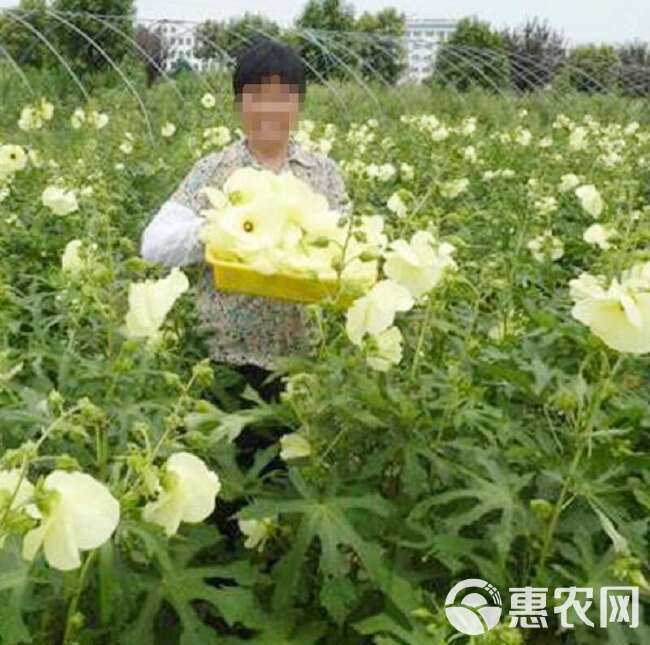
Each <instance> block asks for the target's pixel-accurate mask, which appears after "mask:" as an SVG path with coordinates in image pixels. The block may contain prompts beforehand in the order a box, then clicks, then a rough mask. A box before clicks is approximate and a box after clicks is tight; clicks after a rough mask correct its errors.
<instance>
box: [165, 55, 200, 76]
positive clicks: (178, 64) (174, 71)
mask: <svg viewBox="0 0 650 645" xmlns="http://www.w3.org/2000/svg"><path fill="white" fill-rule="evenodd" d="M193 73H194V69H193V67H192V65H191V64H190V62H189V61H188V60H187V59H186V58H183V57H182V56H181V57H180V58H177V59H176V60H175V61H174V62H173V63H172V66H171V69H170V70H169V75H170V76H171V77H172V78H173V77H175V76H178V75H179V74H193Z"/></svg>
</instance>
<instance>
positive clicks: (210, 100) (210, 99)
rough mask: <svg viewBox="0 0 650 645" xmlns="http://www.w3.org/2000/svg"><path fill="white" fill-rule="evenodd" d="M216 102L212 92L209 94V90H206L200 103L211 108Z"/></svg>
mask: <svg viewBox="0 0 650 645" xmlns="http://www.w3.org/2000/svg"><path fill="white" fill-rule="evenodd" d="M216 104H217V99H216V98H215V97H214V94H211V93H210V92H206V93H205V94H204V95H203V98H202V99H201V105H202V106H203V107H204V108H206V109H210V108H213V107H214V106H215V105H216Z"/></svg>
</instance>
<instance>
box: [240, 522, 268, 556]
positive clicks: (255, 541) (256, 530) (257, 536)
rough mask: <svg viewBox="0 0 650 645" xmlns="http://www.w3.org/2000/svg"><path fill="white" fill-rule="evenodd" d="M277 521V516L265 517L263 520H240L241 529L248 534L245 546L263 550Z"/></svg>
mask: <svg viewBox="0 0 650 645" xmlns="http://www.w3.org/2000/svg"><path fill="white" fill-rule="evenodd" d="M276 521H277V516H275V515H273V516H271V517H265V518H263V519H261V520H238V522H237V524H238V525H239V530H240V531H241V532H242V533H243V534H244V535H245V536H246V540H245V541H244V546H245V547H246V548H247V549H255V548H257V550H258V551H261V550H262V549H263V548H264V544H265V543H266V540H267V539H268V537H269V535H270V533H271V531H270V529H271V528H272V527H273V524H275V522H276Z"/></svg>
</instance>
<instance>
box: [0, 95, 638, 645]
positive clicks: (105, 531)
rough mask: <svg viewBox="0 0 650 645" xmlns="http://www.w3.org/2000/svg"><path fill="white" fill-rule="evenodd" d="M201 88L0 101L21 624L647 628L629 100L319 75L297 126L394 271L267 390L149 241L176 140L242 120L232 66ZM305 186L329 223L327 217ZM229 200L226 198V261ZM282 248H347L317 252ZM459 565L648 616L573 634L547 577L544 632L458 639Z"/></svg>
mask: <svg viewBox="0 0 650 645" xmlns="http://www.w3.org/2000/svg"><path fill="white" fill-rule="evenodd" d="M183 90H184V91H185V92H186V93H187V94H189V95H191V100H189V101H186V102H184V103H183V105H182V106H179V105H178V104H177V103H175V102H174V100H173V96H172V95H171V90H170V89H169V88H168V87H167V86H165V85H162V86H161V87H158V88H155V89H153V90H150V92H151V96H148V97H146V98H147V100H148V102H150V103H151V105H152V120H153V126H154V129H155V131H154V134H155V140H154V142H152V141H150V140H149V138H148V137H147V135H146V131H145V130H144V129H139V128H136V127H135V126H134V125H133V124H134V123H135V122H136V121H137V119H138V118H139V117H138V114H137V112H136V108H135V107H134V106H133V104H132V102H130V100H129V97H128V96H123V95H121V94H120V93H118V92H116V91H115V90H111V89H107V90H105V91H103V92H102V91H98V92H97V94H96V95H95V96H94V97H93V100H92V101H91V102H90V103H89V104H87V105H79V104H76V103H71V102H70V99H65V100H63V99H60V100H57V99H56V98H55V97H48V96H47V95H46V94H45V93H43V96H42V97H41V96H38V97H36V98H33V97H32V98H28V97H20V98H18V97H17V98H16V99H15V100H14V101H13V103H11V102H10V103H9V104H8V105H7V106H3V111H2V115H1V117H0V118H1V121H0V126H1V128H0V248H1V251H2V253H1V254H0V338H1V340H2V345H1V347H0V441H1V442H2V443H1V449H0V454H1V458H0V544H1V549H0V596H1V597H2V602H1V603H0V624H1V625H2V629H1V630H0V643H2V644H3V645H7V644H18V643H29V642H32V643H47V644H50V643H77V642H78V643H93V644H95V643H128V644H131V643H138V645H140V644H143V645H144V644H146V643H152V644H153V643H156V644H158V643H184V644H189V643H197V644H198V643H201V644H205V643H213V642H214V643H239V642H256V643H264V644H266V643H292V644H296V645H298V644H301V645H302V644H308V643H338V644H341V643H355V644H356V643H366V642H368V643H371V642H374V643H381V644H383V645H387V644H389V643H390V644H408V645H424V644H427V645H428V644H431V643H447V642H451V639H454V640H460V641H461V642H463V639H465V640H466V641H472V642H484V643H523V642H529V641H530V642H549V643H550V642H554V643H555V642H557V643H581V644H582V643H585V644H587V643H602V642H610V643H645V642H648V641H649V640H650V618H649V616H648V614H649V606H650V604H649V599H650V583H648V577H647V576H648V574H649V566H650V561H649V558H648V553H649V552H650V551H649V549H650V539H649V523H650V468H649V466H650V362H649V358H648V356H649V353H650V125H649V120H648V115H647V114H644V113H643V111H642V109H641V108H639V104H632V103H625V104H622V103H620V102H619V101H618V100H617V99H615V98H613V97H611V98H607V97H601V98H599V99H596V98H593V99H589V98H585V97H576V100H575V101H567V103H566V105H563V106H554V105H549V104H548V103H545V102H544V101H542V100H537V99H536V98H535V97H531V98H530V99H528V100H527V99H519V100H517V101H515V100H514V99H513V100H512V101H511V102H506V101H504V99H503V98H499V97H489V96H486V95H483V94H480V93H477V94H474V95H467V96H466V97H465V98H464V99H463V100H460V99H459V98H458V97H454V96H452V95H450V94H446V93H436V92H434V91H432V90H427V89H424V88H420V89H416V90H413V95H412V96H410V97H408V98H409V99H412V100H411V101H410V102H409V103H408V105H410V106H411V107H412V109H411V111H409V112H406V111H404V109H403V104H398V103H394V102H391V101H392V100H393V99H392V98H391V97H388V96H387V97H386V100H385V101H384V102H383V105H385V106H386V111H385V112H384V113H383V114H375V113H374V112H373V111H372V103H371V102H369V101H364V100H363V93H361V96H357V97H356V100H349V101H348V103H349V105H351V106H355V108H354V110H356V112H355V111H354V110H352V111H351V112H350V113H349V114H348V115H346V116H347V117H348V118H349V119H350V120H349V121H342V120H341V117H340V111H338V110H337V109H336V105H335V104H333V103H330V102H328V97H327V94H326V93H325V91H324V90H323V91H322V93H321V94H318V93H317V91H316V90H315V91H314V93H315V94H316V96H315V98H313V99H312V101H313V103H312V106H313V107H312V108H311V109H312V112H310V113H308V114H307V116H306V118H305V119H304V120H303V121H302V123H301V127H300V130H299V131H298V132H297V133H296V137H297V139H298V141H299V142H300V143H301V144H302V145H303V146H305V147H306V148H307V149H310V150H314V151H318V152H320V153H321V154H329V155H331V156H332V157H333V158H335V159H336V160H337V161H338V162H339V164H340V167H341V169H342V170H343V172H344V174H345V177H346V183H347V187H348V192H349V196H350V198H351V203H352V209H351V212H350V213H348V214H347V216H346V217H347V219H346V220H345V221H347V222H348V224H349V226H350V229H351V230H354V232H355V236H354V238H353V239H354V242H353V244H355V245H358V249H357V250H358V253H357V254H356V255H358V256H359V257H358V258H357V259H358V262H359V263H361V262H362V260H361V258H360V256H361V255H362V254H364V253H365V255H364V259H363V261H364V262H366V263H370V264H372V265H373V270H376V271H377V279H376V281H375V282H374V283H373V284H372V286H369V287H368V289H367V291H366V292H365V293H364V294H363V295H361V296H359V298H357V299H356V300H355V301H354V302H353V303H352V304H351V306H350V307H349V308H347V310H345V311H340V310H338V309H336V308H334V307H330V306H329V305H328V303H323V304H322V305H309V312H310V316H312V317H313V320H314V322H315V323H316V326H317V328H318V330H319V338H318V339H316V340H315V346H314V353H313V356H314V357H313V359H309V358H304V359H302V358H291V359H287V360H285V361H283V362H282V365H281V372H282V374H283V376H284V378H285V379H286V387H285V392H284V393H283V395H282V400H281V402H279V403H274V404H269V403H265V402H264V401H263V400H262V399H261V398H260V397H259V396H257V395H256V393H255V392H254V391H252V389H246V390H245V391H244V392H243V395H242V397H237V396H235V394H234V392H235V390H237V389H238V388H241V386H242V383H241V382H240V381H239V380H238V377H237V375H236V374H235V373H234V372H233V371H231V370H228V369H226V368H225V367H220V366H215V365H213V364H211V362H210V360H209V359H208V358H207V352H206V349H205V342H204V341H205V339H204V337H203V336H202V335H201V334H200V333H199V332H198V331H197V325H196V312H195V308H194V298H193V295H194V294H195V290H196V285H197V281H198V279H199V276H200V271H201V268H200V267H198V266H196V267H194V266H191V267H183V268H182V269H179V268H175V269H172V270H171V271H170V270H165V269H162V268H160V267H158V266H154V265H151V264H148V263H146V262H145V261H144V260H142V258H140V257H139V253H138V249H139V240H140V235H141V232H142V230H143V228H144V226H145V225H146V223H147V221H148V219H149V217H150V216H151V214H152V212H153V211H154V209H156V208H158V207H159V206H160V204H161V203H162V202H163V201H164V200H165V199H166V198H167V197H168V196H169V194H170V193H171V191H172V190H173V189H174V188H175V186H176V185H177V183H178V181H179V180H180V179H181V178H182V176H183V175H184V173H185V172H187V170H188V167H189V165H190V164H191V163H193V162H194V161H195V160H196V159H197V158H199V157H200V156H202V155H204V154H207V153H208V152H209V151H212V150H218V149H220V148H221V147H223V146H224V145H227V144H228V143H229V142H230V141H231V140H233V139H234V138H235V137H236V136H237V135H238V132H237V126H236V124H235V123H233V122H232V119H231V116H230V112H229V105H228V103H227V101H225V100H222V99H220V98H219V94H218V93H217V92H216V91H215V93H214V94H213V93H211V92H207V93H206V90H205V88H201V87H199V86H196V87H194V86H188V87H184V88H183ZM341 91H342V92H350V93H351V94H352V93H353V92H359V90H358V89H357V90H353V89H349V88H348V89H346V88H345V87H342V88H341ZM378 91H379V90H378ZM319 99H322V100H319ZM188 106H189V107H188ZM622 107H625V109H622ZM560 108H561V109H560ZM240 179H241V180H242V184H241V186H240V187H239V188H238V189H237V188H235V189H233V191H232V192H233V193H236V192H238V195H239V197H241V194H242V190H244V191H245V190H246V189H247V187H250V185H251V178H250V177H249V178H246V177H243V175H242V177H240ZM233 181H234V180H233ZM287 181H290V180H287ZM216 188H219V187H216ZM216 188H215V192H213V193H212V196H211V200H212V204H213V206H214V207H215V209H221V210H220V212H221V213H222V214H223V209H224V208H225V207H226V204H225V202H224V201H223V198H224V196H225V194H227V193H228V192H229V191H228V187H226V189H225V194H224V193H220V194H218V193H217V192H216ZM295 188H296V191H297V192H299V190H300V189H299V187H295ZM310 198H311V197H310ZM313 199H314V200H315V201H314V203H316V202H317V198H316V197H313ZM235 201H236V200H235ZM299 201H300V200H299ZM316 205H318V204H316ZM321 206H322V204H321ZM230 207H231V208H234V207H235V205H233V204H231V206H230ZM240 208H241V204H240ZM315 210H316V211H317V212H319V213H320V214H321V215H322V217H321V218H319V219H317V220H313V221H312V220H309V221H307V222H303V224H304V225H303V226H302V227H301V229H302V234H304V235H307V236H309V235H311V236H312V237H313V240H317V239H318V238H319V237H320V236H321V234H322V233H323V230H325V229H326V230H329V231H330V232H331V227H332V226H333V224H334V220H333V219H332V215H331V214H330V212H329V211H328V210H327V209H326V208H321V209H320V210H318V208H316V209H315ZM315 210H314V208H312V209H310V211H309V212H311V213H313V212H315ZM301 214H302V211H300V209H296V211H294V212H293V215H292V216H293V217H297V218H299V217H300V216H301ZM240 215H241V212H240V211H234V210H231V211H230V215H229V217H230V219H228V220H227V221H226V220H223V219H221V218H219V217H215V220H214V221H213V222H212V223H211V225H212V226H217V227H219V230H220V233H222V232H223V227H224V226H225V227H226V229H228V230H230V231H231V233H233V235H234V237H229V238H226V237H224V236H223V235H217V236H215V239H219V240H224V239H227V241H228V245H227V248H226V249H223V250H224V252H235V251H237V252H238V253H241V251H242V246H241V244H242V243H243V242H242V239H241V227H239V225H240V224H241V222H242V220H241V217H240ZM296 221H297V220H295V219H294V220H293V222H294V223H293V225H294V226H296V224H295V222H296ZM224 222H225V224H224ZM262 225H263V222H262ZM287 226H288V227H289V224H288V225H287ZM228 227H230V228H228ZM238 227H239V228H238ZM321 229H322V230H321ZM292 231H293V234H295V233H296V228H293V229H291V230H289V228H287V229H285V231H284V232H285V233H286V235H287V236H288V237H289V238H290V236H291V234H292ZM246 232H248V231H246ZM276 232H277V231H276V229H274V230H273V231H271V232H270V233H269V235H270V238H273V236H274V235H276ZM263 234H264V228H262V236H261V237H257V238H256V240H254V242H256V243H258V244H259V243H262V245H263V246H264V245H265V247H266V248H268V249H274V248H275V249H277V248H278V246H277V242H278V240H276V239H275V238H273V239H270V238H268V239H267V238H264V237H263ZM286 239H287V238H284V239H283V242H286ZM206 241H207V242H208V243H209V241H210V232H209V230H208V231H207V232H206ZM247 242H249V243H250V240H247ZM339 242H340V240H339ZM247 249H248V250H250V248H249V247H244V251H246V250H247ZM244 256H246V253H244ZM238 257H242V256H241V255H238ZM255 257H256V258H257V259H259V258H260V257H261V256H259V255H256V256H255ZM263 259H264V260H265V264H264V265H263V266H261V267H260V268H261V269H263V270H269V267H270V268H271V269H272V270H274V269H275V267H276V266H277V265H276V262H277V261H279V260H282V262H287V261H289V262H290V263H292V266H293V267H294V269H296V270H300V269H301V268H304V267H305V266H306V265H307V264H309V261H308V260H311V261H312V262H313V265H312V266H314V265H315V266H317V267H320V268H321V269H326V270H327V271H328V272H329V271H330V270H331V269H333V270H334V271H335V273H337V272H338V273H339V274H340V273H341V272H344V271H345V266H344V265H342V264H341V263H340V262H338V261H337V260H339V259H340V258H339V256H338V254H337V253H336V252H334V251H333V249H332V248H328V247H323V248H321V249H320V250H319V252H318V253H316V254H315V255H314V256H312V257H311V258H306V257H302V256H299V254H298V253H297V251H296V248H295V247H294V248H293V252H292V253H290V254H289V255H286V254H282V255H281V254H277V253H275V252H269V253H267V254H266V255H265V256H263ZM350 266H351V267H352V268H349V269H347V270H348V271H349V272H350V277H353V276H354V275H357V273H356V272H357V271H359V270H360V266H359V265H357V266H356V269H355V268H354V265H350ZM269 431H276V432H278V433H279V434H281V437H280V439H279V440H277V441H271V442H269V443H268V446H267V447H266V448H263V449H260V450H258V451H256V452H255V454H252V455H251V454H249V453H246V452H245V451H244V450H243V448H242V445H241V438H242V437H243V436H245V435H246V434H247V433H251V432H259V433H262V434H264V433H267V432H269ZM278 465H279V466H280V467H278ZM274 466H275V467H274ZM464 578H482V579H485V580H487V581H489V582H490V583H491V584H493V585H495V586H496V587H497V588H499V589H501V590H502V591H505V590H507V589H508V588H511V587H512V588H515V587H524V586H533V587H535V588H548V589H553V588H560V587H573V586H575V587H593V588H597V587H601V586H608V585H609V586H615V585H619V586H626V585H627V586H630V585H633V586H635V587H638V589H639V594H640V616H639V625H638V626H637V627H634V628H632V627H631V626H629V625H625V624H622V623H612V624H609V625H607V626H604V627H598V626H596V627H588V626H585V625H581V624H579V623H578V621H577V619H575V616H574V620H573V622H574V623H576V627H575V628H574V629H570V628H566V627H562V625H561V624H560V622H559V617H558V615H557V614H556V613H555V612H554V608H553V603H554V602H555V603H556V604H557V603H558V601H555V600H554V599H553V596H552V593H551V594H549V604H548V607H547V612H548V623H549V625H548V628H547V629H544V630H539V629H538V630H532V629H526V628H524V627H522V626H520V627H519V628H517V627H516V626H515V627H510V626H509V624H508V621H507V620H503V621H502V624H501V625H500V626H498V627H496V628H495V629H494V630H492V631H490V632H488V633H487V634H486V635H484V636H482V637H476V638H474V637H466V636H462V635H460V634H459V633H458V632H457V631H456V630H455V629H454V628H453V627H452V626H451V625H450V624H449V622H448V621H447V619H446V617H445V612H444V599H445V596H446V594H447V592H448V591H449V589H450V588H451V587H452V586H453V585H454V584H455V583H456V582H457V581H458V580H461V579H464ZM594 607H595V608H597V607H598V598H597V597H596V599H595V605H594ZM504 610H507V607H504ZM540 634H541V635H542V636H543V639H544V640H543V641H541V640H536V639H539V638H540Z"/></svg>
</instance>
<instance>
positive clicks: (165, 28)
mask: <svg viewBox="0 0 650 645" xmlns="http://www.w3.org/2000/svg"><path fill="white" fill-rule="evenodd" d="M146 26H147V27H148V28H149V29H151V31H153V32H155V33H157V34H158V35H159V36H160V37H161V38H162V40H163V43H164V44H165V45H166V46H167V59H166V62H165V70H166V71H169V70H170V69H171V68H172V67H173V66H174V63H176V62H177V61H179V60H185V61H187V63H189V65H190V66H191V67H192V69H195V70H197V71H204V70H207V69H214V68H215V67H218V61H215V60H201V59H200V58H197V57H196V56H195V55H194V48H195V46H196V35H195V29H196V27H197V26H198V23H195V22H184V21H179V20H165V19H163V20H159V21H157V22H156V23H154V24H149V25H146Z"/></svg>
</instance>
